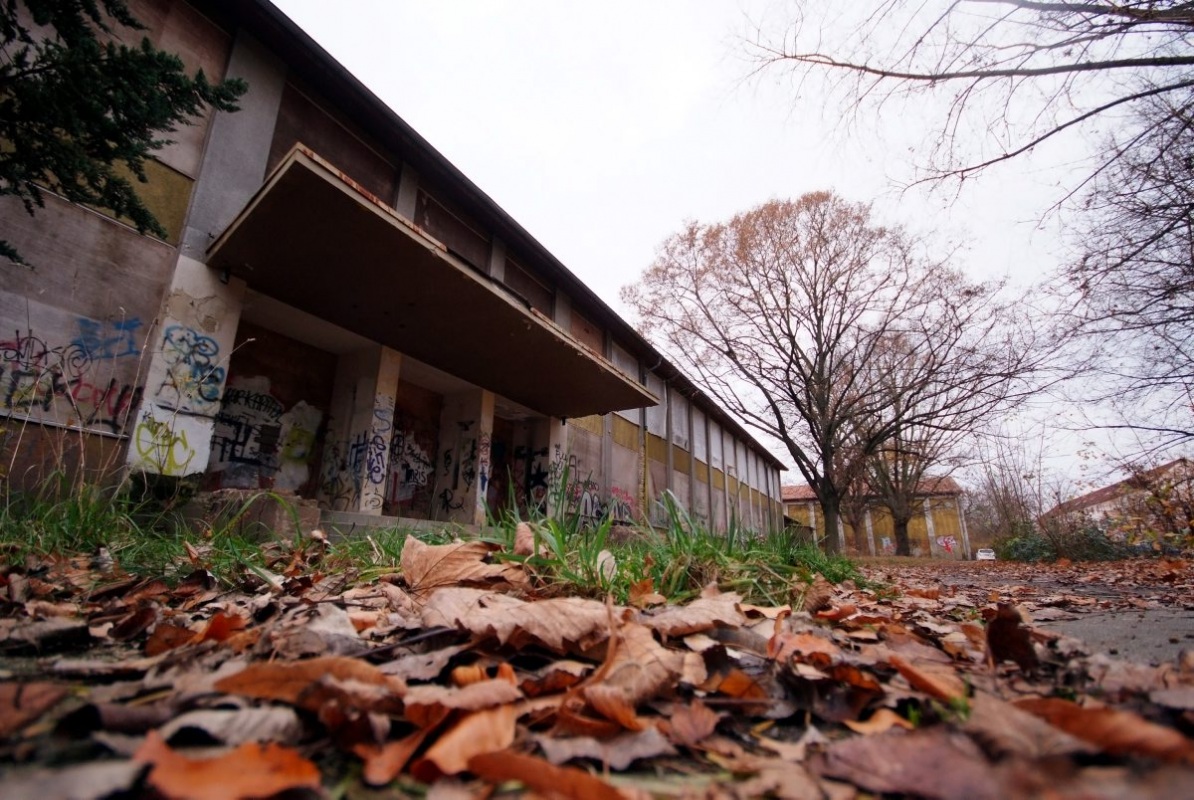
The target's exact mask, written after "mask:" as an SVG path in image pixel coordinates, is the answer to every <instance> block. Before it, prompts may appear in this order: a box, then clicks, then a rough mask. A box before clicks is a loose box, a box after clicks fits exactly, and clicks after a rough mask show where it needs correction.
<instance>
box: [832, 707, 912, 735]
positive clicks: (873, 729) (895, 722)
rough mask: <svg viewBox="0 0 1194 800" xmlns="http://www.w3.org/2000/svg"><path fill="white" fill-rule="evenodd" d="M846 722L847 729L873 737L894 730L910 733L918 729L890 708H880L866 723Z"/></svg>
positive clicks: (850, 720)
mask: <svg viewBox="0 0 1194 800" xmlns="http://www.w3.org/2000/svg"><path fill="white" fill-rule="evenodd" d="M844 722H845V725H846V727H847V728H849V729H850V730H852V731H854V732H855V733H861V734H862V735H864V736H873V735H874V734H876V733H885V732H887V731H889V730H891V729H892V728H903V729H904V730H908V731H910V730H912V729H913V728H915V727H916V726H915V725H913V724H912V723H911V722H909V721H908V720H906V719H904V718H903V717H901V716H900V715H899V714H897V713H896V712H894V711H892V710H891V709H890V708H880V709H879V710H878V711H876V712H875V713H874V714H871V716H870V717H869V718H868V719H866V720H864V721H857V720H852V719H848V720H845V721H844Z"/></svg>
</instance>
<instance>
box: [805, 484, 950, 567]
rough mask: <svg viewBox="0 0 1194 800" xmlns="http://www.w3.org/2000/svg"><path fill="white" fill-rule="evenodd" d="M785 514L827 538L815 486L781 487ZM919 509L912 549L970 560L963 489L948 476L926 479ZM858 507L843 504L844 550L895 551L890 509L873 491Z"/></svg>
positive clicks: (923, 555) (918, 496)
mask: <svg viewBox="0 0 1194 800" xmlns="http://www.w3.org/2000/svg"><path fill="white" fill-rule="evenodd" d="M782 491H783V504H784V516H785V517H786V518H787V520H789V521H790V523H791V524H793V525H799V526H803V527H807V528H811V529H812V530H813V531H815V532H816V538H817V540H818V541H820V540H821V539H823V538H824V537H825V518H824V516H823V515H822V513H821V505H820V503H818V502H817V496H816V494H815V493H814V492H813V489H812V487H811V486H808V485H804V484H802V485H796V486H784V487H783V490H782ZM915 502H916V504H917V505H918V506H919V510H918V513H916V514H914V515H913V517H912V519H911V520H910V521H909V523H908V540H909V544H910V546H911V554H912V556H914V557H921V558H946V559H955V560H961V559H969V558H971V555H972V554H971V552H970V537H969V535H968V533H967V531H966V516H965V513H964V512H963V510H962V488H961V487H960V486H958V484H957V481H955V480H954V479H953V478H950V477H941V478H925V479H924V480H923V481H921V485H920V486H919V487H918V491H917V493H916V499H915ZM855 506H856V509H854V508H852V509H848V510H847V509H843V512H842V515H841V518H840V521H839V526H838V528H839V529H838V531H837V535H838V537H839V541H840V542H841V545H842V552H845V553H851V554H854V555H872V556H882V555H895V550H896V543H895V526H894V524H893V522H892V518H891V512H890V511H889V510H888V508H887V507H886V506H885V505H884V504H883V503H882V502H881V501H880V499H879V498H878V497H877V496H875V495H864V496H862V497H860V498H858V499H857V500H856V502H855Z"/></svg>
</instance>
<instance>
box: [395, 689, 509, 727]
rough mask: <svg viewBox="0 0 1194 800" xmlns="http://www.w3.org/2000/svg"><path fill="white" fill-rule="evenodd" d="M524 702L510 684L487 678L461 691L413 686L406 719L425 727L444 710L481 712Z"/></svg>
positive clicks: (409, 695) (405, 699)
mask: <svg viewBox="0 0 1194 800" xmlns="http://www.w3.org/2000/svg"><path fill="white" fill-rule="evenodd" d="M521 699H522V692H521V691H519V690H518V688H517V687H515V686H513V685H512V684H511V683H510V682H509V681H507V680H503V679H501V678H487V679H485V680H483V681H478V682H477V683H470V684H469V685H467V686H464V687H462V688H449V687H446V686H436V685H434V684H426V685H421V686H411V687H410V688H409V689H407V690H406V696H405V698H404V703H405V708H406V711H405V713H406V716H407V718H408V719H410V721H411V722H413V723H415V724H416V725H426V724H428V722H429V720H431V719H433V718H435V717H436V716H438V715H439V714H440V713H442V712H443V711H444V710H445V709H448V710H462V711H479V710H480V709H482V708H492V707H493V706H500V705H506V704H508V703H513V702H516V701H518V700H521Z"/></svg>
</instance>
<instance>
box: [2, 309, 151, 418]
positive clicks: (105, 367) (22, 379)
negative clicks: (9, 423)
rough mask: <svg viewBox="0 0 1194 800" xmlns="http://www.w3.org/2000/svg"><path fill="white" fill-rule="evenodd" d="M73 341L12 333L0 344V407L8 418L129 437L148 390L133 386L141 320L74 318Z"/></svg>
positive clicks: (32, 334) (138, 354)
mask: <svg viewBox="0 0 1194 800" xmlns="http://www.w3.org/2000/svg"><path fill="white" fill-rule="evenodd" d="M74 325H75V329H76V330H75V334H74V338H73V339H72V340H71V341H69V342H65V343H62V344H53V343H52V342H51V341H48V340H47V339H44V338H42V337H40V336H38V335H35V334H34V333H32V332H31V331H26V332H25V333H21V332H20V331H14V333H13V335H12V337H10V338H7V339H0V406H2V407H3V409H4V411H6V412H8V413H10V414H19V415H22V416H28V417H33V418H36V419H37V420H39V421H44V422H51V423H55V422H56V423H59V424H65V425H78V426H81V427H84V428H94V429H99V430H103V431H106V432H108V433H116V434H123V433H127V432H129V431H128V429H129V428H130V427H131V424H130V423H131V417H132V414H133V412H134V410H135V409H136V408H137V406H138V405H140V402H141V396H142V394H143V392H144V387H142V386H138V385H136V383H135V373H136V368H137V361H138V359H139V357H140V355H141V349H140V347H139V345H138V343H137V339H136V331H137V330H138V329H139V328H141V327H142V322H141V320H140V319H136V318H130V319H123V320H115V321H102V322H101V321H97V320H92V319H88V318H86V317H76V318H75V319H74Z"/></svg>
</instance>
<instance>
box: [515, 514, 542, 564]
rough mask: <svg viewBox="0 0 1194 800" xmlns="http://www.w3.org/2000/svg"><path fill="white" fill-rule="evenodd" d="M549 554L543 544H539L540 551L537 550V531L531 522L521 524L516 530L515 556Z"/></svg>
mask: <svg viewBox="0 0 1194 800" xmlns="http://www.w3.org/2000/svg"><path fill="white" fill-rule="evenodd" d="M546 552H547V547H546V545H544V543H543V542H539V548H538V551H536V549H535V529H534V528H532V527H531V524H530V523H529V522H520V523H518V525H517V526H516V527H515V528H514V555H516V556H541V555H544V554H545V553H546Z"/></svg>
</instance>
